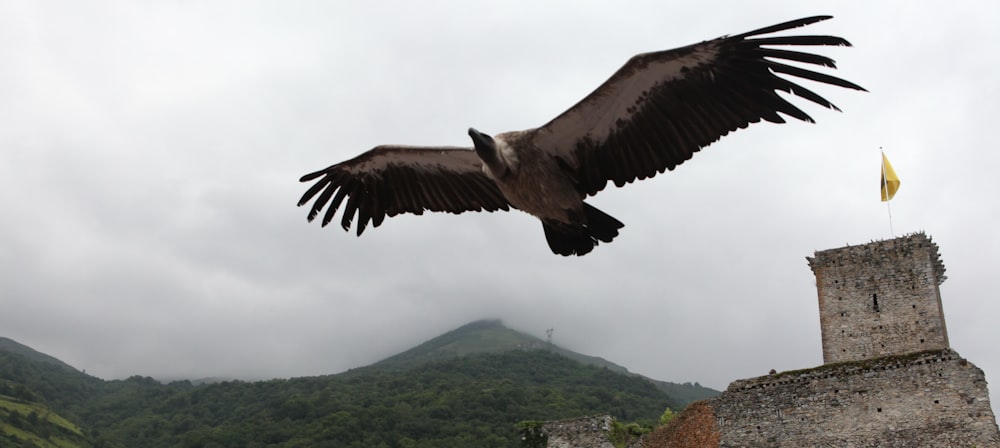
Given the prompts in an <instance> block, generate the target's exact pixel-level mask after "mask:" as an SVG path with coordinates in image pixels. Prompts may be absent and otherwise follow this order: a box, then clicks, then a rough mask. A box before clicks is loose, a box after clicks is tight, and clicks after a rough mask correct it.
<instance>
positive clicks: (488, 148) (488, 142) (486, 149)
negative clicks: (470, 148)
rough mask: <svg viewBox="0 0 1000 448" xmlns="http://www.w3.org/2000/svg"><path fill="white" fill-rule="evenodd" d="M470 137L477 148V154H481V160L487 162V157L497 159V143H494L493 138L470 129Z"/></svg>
mask: <svg viewBox="0 0 1000 448" xmlns="http://www.w3.org/2000/svg"><path fill="white" fill-rule="evenodd" d="M469 137H472V144H473V145H475V146H476V154H479V157H480V158H482V159H483V160H486V158H487V157H496V153H497V142H495V141H493V137H490V136H489V135H488V134H484V133H482V132H479V131H477V130H476V129H475V128H469Z"/></svg>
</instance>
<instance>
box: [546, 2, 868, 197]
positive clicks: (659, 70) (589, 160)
mask: <svg viewBox="0 0 1000 448" xmlns="http://www.w3.org/2000/svg"><path fill="white" fill-rule="evenodd" d="M829 18H830V17H829V16H816V17H806V18H804V19H799V20H792V21H789V22H785V23H780V24H777V25H773V26H769V27H765V28H761V29H758V30H754V31H751V32H748V33H743V34H738V35H735V36H729V37H721V38H718V39H713V40H709V41H705V42H702V43H699V44H694V45H689V46H686V47H681V48H676V49H673V50H666V51H658V52H653V53H644V54H640V55H636V56H634V57H632V58H631V59H629V61H628V62H626V63H625V65H624V66H622V68H620V69H619V70H618V71H617V72H615V74H614V75H612V76H611V78H610V79H608V80H607V81H605V82H604V83H603V84H601V86H600V87H598V88H597V90H595V91H594V92H593V93H591V94H590V95H588V96H587V97H586V98H584V99H583V100H581V101H580V102H579V103H577V104H576V105H575V106H573V107H571V108H570V109H569V110H567V111H566V112H563V113H562V114H561V115H559V116H558V117H556V118H555V119H553V120H552V121H550V122H549V123H548V124H546V125H544V126H542V127H540V128H538V129H537V130H535V131H534V132H535V136H534V140H535V144H536V145H537V146H538V147H540V148H546V150H547V151H548V152H549V155H550V156H552V157H557V158H558V159H559V160H561V161H563V162H564V163H565V165H566V167H567V168H568V170H569V171H570V172H572V173H573V175H574V176H575V177H576V179H577V184H578V185H577V187H578V188H579V189H580V191H582V192H585V193H586V194H588V195H593V194H595V193H597V192H598V191H600V190H601V189H603V188H604V186H605V185H606V184H607V182H608V181H612V182H614V183H615V185H617V186H619V187H620V186H622V185H625V184H626V183H629V182H632V181H634V180H636V179H645V178H648V177H652V176H654V175H656V174H657V173H662V172H664V171H665V170H672V169H674V168H675V167H677V166H678V165H680V164H681V163H684V161H686V160H688V159H690V158H691V156H692V155H693V154H694V153H695V152H697V151H700V150H701V149H702V148H704V147H706V146H708V145H709V144H711V143H712V142H715V141H716V140H718V139H719V138H721V137H722V136H724V135H726V134H728V133H730V132H732V131H735V130H737V129H740V128H745V127H747V126H748V125H749V124H750V123H757V122H759V121H761V120H765V121H770V122H774V123H782V122H784V121H785V120H784V119H783V118H782V116H781V115H787V116H790V117H794V118H797V119H799V120H803V121H808V122H811V121H812V118H810V117H809V115H808V114H806V113H805V112H803V111H802V110H801V109H799V108H798V107H797V106H795V105H794V104H792V103H791V102H789V101H788V100H787V99H785V98H782V97H781V96H779V95H778V93H777V92H779V91H780V92H788V93H790V94H792V95H795V96H798V97H801V98H803V99H806V100H808V101H811V102H813V103H816V104H819V105H820V106H824V107H828V108H831V109H836V106H834V105H833V103H831V102H830V101H827V100H826V99H825V98H823V97H821V96H819V95H818V94H816V93H814V92H812V91H810V90H808V89H807V88H806V87H804V86H802V85H800V84H798V83H796V82H794V81H793V79H794V78H793V79H788V78H786V77H785V76H782V75H790V76H792V77H796V78H802V79H806V80H810V81H815V82H818V83H820V84H830V85H834V86H839V87H844V88H848V89H854V90H864V88H862V87H861V86H859V85H857V84H854V83H852V82H849V81H846V80H843V79H840V78H837V77H834V76H831V75H827V74H824V73H820V72H815V71H812V70H809V69H806V68H803V67H800V66H797V65H790V64H787V63H786V62H792V63H793V64H795V63H797V64H800V65H805V64H810V65H818V66H821V67H830V68H834V67H835V66H836V64H835V63H834V61H833V60H832V59H830V58H828V57H825V56H821V55H817V54H812V53H806V52H800V51H792V50H788V49H783V48H772V47H774V46H779V47H780V46H792V47H802V46H805V47H813V46H822V45H831V46H848V45H850V43H848V42H847V41H846V40H844V39H842V38H839V37H834V36H795V35H793V36H764V37H760V36H761V35H764V34H770V33H775V32H779V31H783V30H789V29H793V28H797V27H800V26H805V25H809V24H811V23H815V22H819V21H823V20H826V19H829Z"/></svg>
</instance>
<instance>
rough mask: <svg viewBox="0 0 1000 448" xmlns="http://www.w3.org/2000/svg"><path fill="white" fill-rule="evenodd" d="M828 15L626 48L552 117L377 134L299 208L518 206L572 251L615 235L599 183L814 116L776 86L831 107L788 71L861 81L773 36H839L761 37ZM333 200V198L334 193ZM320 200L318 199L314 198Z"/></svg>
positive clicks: (350, 215) (362, 218) (330, 211)
mask: <svg viewBox="0 0 1000 448" xmlns="http://www.w3.org/2000/svg"><path fill="white" fill-rule="evenodd" d="M829 18H831V17H830V16H816V17H808V18H804V19H799V20H792V21H789V22H785V23H780V24H777V25H774V26H769V27H766V28H761V29H758V30H755V31H751V32H748V33H743V34H737V35H735V36H724V37H720V38H718V39H713V40H709V41H705V42H702V43H698V44H694V45H689V46H686V47H681V48H676V49H673V50H666V51H658V52H653V53H644V54H639V55H636V56H634V57H632V58H631V59H629V60H628V62H626V63H625V65H624V66H622V68H620V69H618V71H617V72H615V73H614V74H613V75H611V78H609V79H608V80H607V81H605V82H604V83H603V84H601V85H600V87H598V88H597V90H594V91H593V92H592V93H591V94H590V95H588V96H587V97H585V98H584V99H583V100H581V101H580V102H579V103H577V104H576V105H574V106H573V107H571V108H569V110H567V111H565V112H563V113H562V114H561V115H559V116H558V117H556V118H555V119H553V120H552V121H550V122H548V123H546V124H544V125H542V126H540V127H537V128H534V129H527V130H523V131H513V132H504V133H501V134H496V135H494V136H492V137H491V136H490V135H487V134H485V133H482V132H479V131H477V130H475V129H472V128H470V129H469V136H470V137H471V138H472V143H473V148H462V147H445V146H440V147H422V146H402V145H381V146H376V147H375V148H373V149H371V150H370V151H368V152H365V153H363V154H361V155H359V156H357V157H355V158H353V159H351V160H348V161H345V162H341V163H338V164H336V165H332V166H330V167H328V168H325V169H322V170H320V171H316V172H314V173H310V174H306V175H305V176H303V177H302V179H301V181H302V182H309V181H313V180H316V183H315V184H313V185H312V186H311V187H310V188H309V189H308V191H306V192H305V194H303V195H302V199H300V200H299V203H298V205H300V206H301V205H304V204H306V203H308V202H309V201H310V200H312V199H313V198H316V200H315V201H314V202H313V204H312V207H311V208H310V210H309V215H308V219H309V221H312V220H313V219H314V218H316V217H317V216H319V215H320V213H321V212H323V213H322V214H323V219H322V223H323V225H324V226H325V225H327V224H329V223H330V222H331V221H332V220H333V219H334V215H335V214H336V212H337V209H338V208H340V207H341V206H342V205H343V206H344V212H343V216H342V218H341V220H340V225H341V227H343V228H344V230H347V231H350V227H351V222H352V221H353V220H354V217H355V216H357V223H356V224H355V225H356V227H357V234H358V235H359V236H360V235H361V233H362V232H364V230H365V227H367V226H368V224H369V222H370V223H371V224H372V226H374V227H378V226H379V225H380V224H382V221H383V220H384V219H385V217H386V216H390V217H392V216H396V215H398V214H400V213H413V214H416V215H420V214H422V213H423V212H424V211H425V210H430V211H434V212H450V213H462V212H467V211H482V210H485V211H490V212H492V211H497V210H510V209H511V208H515V209H520V210H522V211H524V212H526V213H529V214H531V215H534V216H535V217H537V218H538V219H539V220H541V221H542V228H543V229H544V231H545V239H546V240H547V241H548V243H549V248H551V249H552V252H554V253H556V254H560V255H584V254H587V253H589V252H590V251H591V250H593V249H594V247H595V246H597V244H598V243H599V242H605V243H609V242H611V240H613V239H614V238H615V237H616V236H618V229H620V228H622V227H623V226H624V224H622V223H621V222H620V221H618V220H617V219H615V218H613V217H611V216H610V215H608V214H606V213H604V212H602V211H600V210H598V209H596V208H594V207H592V206H590V205H589V204H587V203H586V202H584V199H585V198H586V197H587V196H591V195H594V194H597V192H599V191H601V190H602V189H604V186H605V185H607V183H608V181H612V182H614V183H615V185H616V186H619V187H621V186H623V185H625V184H626V183H630V182H632V181H634V180H636V179H646V178H648V177H653V176H655V175H656V174H657V173H662V172H663V171H664V170H673V169H674V168H675V167H677V165H680V164H681V163H684V161H685V160H688V159H690V158H691V156H692V155H694V153H695V152H697V151H698V150H700V149H701V148H704V147H705V146H708V145H709V144H711V143H712V142H714V141H716V140H718V139H719V138H720V137H722V136H724V135H726V134H728V133H730V132H732V131H735V130H736V129H740V128H745V127H747V125H748V124H750V123H756V122H759V121H761V120H766V121H769V122H772V123H783V122H784V121H785V120H784V119H783V118H782V116H781V115H779V113H780V114H784V115H787V116H790V117H793V118H797V119H799V120H802V121H807V122H813V120H812V118H811V117H809V115H807V114H806V113H805V112H803V111H802V110H800V109H799V108H798V107H796V106H794V105H792V104H791V103H790V102H788V101H787V100H785V99H784V98H782V97H781V96H779V95H778V94H777V91H783V92H788V93H791V94H793V95H795V96H798V97H801V98H804V99H806V100H809V101H811V102H813V103H816V104H819V105H821V106H825V107H827V108H830V109H834V110H839V109H837V107H836V106H834V105H833V104H832V103H830V102H829V101H827V100H826V99H824V98H823V97H821V96H819V95H817V94H816V93H813V92H812V91H810V90H808V89H806V88H804V87H802V86H800V85H799V84H796V83H795V82H793V81H791V80H789V79H787V78H785V77H782V76H779V75H790V76H794V77H798V78H804V79H809V80H812V81H816V82H820V83H825V84H832V85H835V86H840V87H845V88H849V89H855V90H864V89H863V88H862V87H860V86H858V85H856V84H854V83H851V82H849V81H845V80H843V79H840V78H836V77H833V76H830V75H826V74H822V73H818V72H815V71H811V70H807V69H805V68H802V67H801V66H796V65H788V64H786V63H784V62H782V61H792V62H796V63H802V64H814V65H821V66H824V67H832V68H835V67H836V66H835V63H834V61H833V60H832V59H830V58H828V57H824V56H820V55H816V54H811V53H804V52H800V51H793V50H788V49H777V48H772V47H775V46H814V45H836V46H850V43H849V42H847V41H846V40H844V39H842V38H840V37H834V36H768V37H761V36H762V35H765V34H771V33H775V32H778V31H783V30H788V29H792V28H797V27H800V26H804V25H809V24H811V23H815V22H819V21H822V20H826V19H829ZM345 200H346V202H345ZM324 207H326V211H325V212H324V211H323V208H324Z"/></svg>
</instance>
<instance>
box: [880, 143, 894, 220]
mask: <svg viewBox="0 0 1000 448" xmlns="http://www.w3.org/2000/svg"><path fill="white" fill-rule="evenodd" d="M878 150H879V152H881V153H882V191H883V192H884V195H885V196H883V198H884V199H885V210H886V212H888V213H889V236H890V237H892V238H895V237H896V232H893V231H892V207H890V206H889V203H890V202H892V200H891V199H890V198H889V178H888V177H887V176H886V174H885V151H883V150H882V147H881V146H879V147H878Z"/></svg>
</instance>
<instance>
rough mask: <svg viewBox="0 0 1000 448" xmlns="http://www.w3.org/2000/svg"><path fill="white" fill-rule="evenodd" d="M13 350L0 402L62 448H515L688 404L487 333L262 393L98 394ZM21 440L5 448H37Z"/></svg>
mask: <svg viewBox="0 0 1000 448" xmlns="http://www.w3.org/2000/svg"><path fill="white" fill-rule="evenodd" d="M12 342H13V341H10V342H8V343H5V345H4V346H3V347H14V349H11V350H6V349H4V348H0V395H5V396H7V397H10V398H9V399H8V398H6V397H4V400H7V401H8V402H11V403H14V405H12V406H17V407H15V408H16V409H18V411H17V412H18V416H17V417H14V419H15V420H17V419H21V420H20V422H21V423H23V421H24V420H23V418H22V417H23V416H24V415H25V414H24V413H25V412H27V415H31V413H32V412H34V414H35V415H36V418H35V420H40V419H41V420H45V421H46V422H62V421H65V422H66V423H67V424H66V425H65V426H61V427H62V428H77V429H78V430H79V431H78V432H73V431H71V430H68V429H58V430H57V429H56V427H60V426H59V425H58V424H57V423H52V425H55V426H49V428H48V429H47V430H45V431H48V432H44V431H42V432H41V433H39V434H38V435H39V437H41V439H40V440H43V441H46V442H48V441H50V439H45V438H44V437H45V435H46V434H49V435H52V434H56V433H57V432H58V433H59V434H64V435H66V437H71V436H72V434H76V435H75V436H72V437H77V439H73V442H66V443H64V444H62V445H58V444H57V445H56V446H95V447H129V446H144V447H175V446H182V447H230V446H232V447H237V446H239V447H243V446H258V447H265V446H267V447H272V446H273V447H307V446H310V447H311V446H331V447H332V446H336V447H347V448H352V447H386V448H397V447H399V448H404V447H405V448H422V447H439V446H462V447H517V446H519V444H520V435H519V433H518V432H517V430H516V429H515V424H516V423H517V422H519V421H523V420H554V419H563V418H571V417H578V416H582V415H592V414H603V413H609V414H612V415H614V416H616V417H617V418H619V419H621V420H625V421H639V422H645V423H646V424H652V423H653V422H655V421H656V419H657V418H658V417H659V415H660V414H661V413H662V412H663V410H664V409H665V408H667V407H670V408H672V409H680V408H682V407H683V406H684V404H685V401H684V400H683V399H678V398H675V397H674V396H672V395H671V394H669V393H667V392H665V390H664V389H663V387H662V384H658V383H654V382H653V381H650V380H648V379H647V378H644V377H640V376H638V375H632V374H628V373H627V370H625V369H624V368H623V367H621V366H617V365H615V364H612V363H609V362H607V361H605V360H603V359H600V358H594V357H588V356H585V355H580V354H576V353H573V352H570V351H568V350H564V349H561V348H559V347H555V346H552V345H550V344H548V343H547V342H545V341H542V340H540V339H538V338H535V337H532V336H528V335H525V334H523V333H519V332H517V331H514V330H510V329H508V328H506V327H504V326H503V324H502V323H501V322H500V321H493V320H491V321H479V322H473V323H471V324H469V325H466V326H463V327H461V328H459V329H456V330H454V331H451V332H448V333H446V334H444V335H441V336H439V337H437V338H434V339H431V340H430V341H427V342H425V343H423V344H420V345H418V346H417V347H414V348H413V349H411V350H407V351H406V352H403V353H400V354H398V355H396V356H392V357H390V358H387V359H385V360H383V361H380V362H378V363H375V364H373V365H370V366H367V367H363V368H359V369H353V370H351V371H348V372H344V373H341V374H336V375H326V376H318V377H306V378H294V379H289V380H271V381H258V382H242V381H225V382H221V383H212V384H194V383H192V382H190V381H177V382H172V383H169V384H162V383H160V382H158V381H156V380H154V379H152V378H143V377H138V376H136V377H132V378H128V379H126V380H115V381H104V380H100V379H97V378H94V377H91V376H88V375H86V374H83V373H82V372H79V371H77V370H75V369H72V368H66V366H65V364H63V363H61V362H58V360H55V358H51V357H47V356H46V355H43V354H41V353H38V352H35V351H34V350H31V349H27V347H24V346H21V345H20V344H17V345H13V344H16V343H13V344H12ZM25 349H27V350H25ZM48 358H51V359H48ZM53 360H55V361H57V362H52V361H53ZM663 384H670V383H663ZM673 386H679V387H681V390H694V389H692V388H693V386H691V385H673ZM25 406H27V407H25ZM0 412H2V411H0ZM8 415H10V414H8ZM42 416H46V417H44V418H43V417H42ZM48 416H62V417H65V418H62V417H60V418H59V419H56V420H52V419H49V418H48ZM67 431H69V432H67ZM10 437H15V436H10ZM10 440H14V439H10ZM17 440H19V441H21V442H23V444H22V445H10V446H31V445H27V443H28V442H24V441H25V440H28V439H26V438H25V437H20V438H17ZM32 440H34V439H32ZM67 440H68V439H67ZM5 443H7V442H6V441H5V439H3V438H0V448H5V447H6V446H8V445H9V444H8V445H5ZM31 443H34V444H35V446H46V445H42V444H40V442H37V441H35V442H31ZM53 443H54V442H53ZM74 443H75V444H74Z"/></svg>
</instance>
